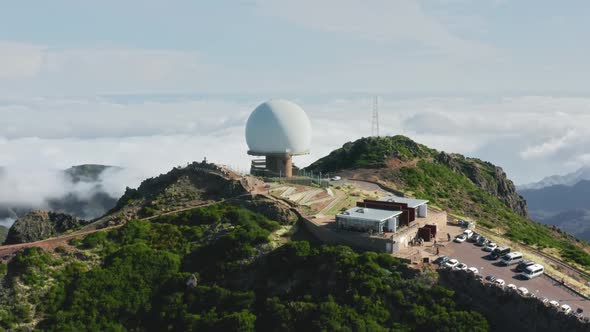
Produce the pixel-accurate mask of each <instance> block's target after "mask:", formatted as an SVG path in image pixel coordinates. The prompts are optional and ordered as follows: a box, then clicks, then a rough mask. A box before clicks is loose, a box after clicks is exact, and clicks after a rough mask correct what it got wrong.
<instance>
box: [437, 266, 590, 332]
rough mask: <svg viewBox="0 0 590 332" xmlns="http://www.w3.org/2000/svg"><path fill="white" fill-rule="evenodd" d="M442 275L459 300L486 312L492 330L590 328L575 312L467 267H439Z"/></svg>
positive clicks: (442, 280)
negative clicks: (486, 280) (559, 308)
mask: <svg viewBox="0 0 590 332" xmlns="http://www.w3.org/2000/svg"><path fill="white" fill-rule="evenodd" d="M439 275H440V282H441V284H442V285H443V286H445V287H447V288H450V289H452V290H454V291H455V298H456V300H457V302H458V303H460V304H461V305H463V306H465V307H467V308H473V309H474V310H477V311H479V312H480V313H483V314H484V315H485V316H486V318H487V319H488V321H489V322H490V325H491V327H492V331H537V332H555V331H568V332H569V331H572V332H574V331H590V324H587V323H584V322H581V321H580V320H579V319H578V318H577V317H575V316H574V315H565V314H563V313H561V312H559V311H557V310H556V309H555V308H553V307H548V306H546V305H544V304H543V303H542V302H541V301H539V300H538V299H534V298H530V297H523V296H520V295H518V294H517V293H516V292H513V291H510V290H504V289H502V288H499V287H496V286H492V285H490V284H485V283H483V282H482V281H480V280H478V279H476V278H475V277H473V276H472V275H471V274H468V273H466V272H465V271H452V270H446V269H440V270H439ZM573 310H575V308H573Z"/></svg>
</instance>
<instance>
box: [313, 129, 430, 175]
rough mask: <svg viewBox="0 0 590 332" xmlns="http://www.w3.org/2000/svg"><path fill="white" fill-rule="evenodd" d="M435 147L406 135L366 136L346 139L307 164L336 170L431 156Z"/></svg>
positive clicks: (315, 168)
mask: <svg viewBox="0 0 590 332" xmlns="http://www.w3.org/2000/svg"><path fill="white" fill-rule="evenodd" d="M435 152H436V151H435V150H432V149H429V148H428V147H426V146H424V145H422V144H418V143H416V142H414V141H412V140H411V139H409V138H408V137H405V136H401V135H398V136H393V137H366V138H361V139H359V140H357V141H355V142H354V143H350V142H349V143H346V144H344V145H343V146H342V148H340V149H337V150H334V151H332V153H330V154H329V155H328V156H326V157H324V158H322V159H320V160H318V161H316V162H315V163H313V164H311V165H310V166H309V167H307V168H306V170H307V171H314V172H318V171H320V172H324V173H326V172H335V171H339V170H342V169H347V168H359V167H384V166H385V162H386V161H387V160H388V159H390V158H392V157H396V158H399V159H400V160H402V161H409V160H413V159H415V158H426V157H432V156H433V155H434V153H435Z"/></svg>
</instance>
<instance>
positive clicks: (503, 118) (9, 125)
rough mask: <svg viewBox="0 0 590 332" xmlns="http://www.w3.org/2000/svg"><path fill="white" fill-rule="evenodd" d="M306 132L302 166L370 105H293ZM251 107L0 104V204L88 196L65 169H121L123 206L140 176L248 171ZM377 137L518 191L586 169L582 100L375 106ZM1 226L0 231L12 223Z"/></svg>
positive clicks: (137, 100) (384, 100) (355, 132)
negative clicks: (415, 146)
mask: <svg viewBox="0 0 590 332" xmlns="http://www.w3.org/2000/svg"><path fill="white" fill-rule="evenodd" d="M292 99H293V100H295V101H296V102H297V103H299V104H300V105H301V106H302V107H303V108H304V109H305V110H306V111H307V113H308V115H309V117H310V118H311V121H312V126H313V146H312V153H311V154H310V155H309V156H303V157H298V158H297V159H296V160H295V163H296V164H298V165H299V166H306V165H308V164H309V163H311V162H313V161H314V160H316V159H317V158H319V157H322V156H324V155H326V154H327V153H329V152H330V151H331V150H333V149H335V148H337V147H340V146H341V145H342V144H344V143H345V142H347V141H350V140H354V139H357V138H360V137H363V136H368V135H370V130H371V103H372V101H371V98H370V97H347V98H340V97H321V98H320V97H302V98H292ZM262 101H264V100H262V99H260V98H257V97H241V98H231V97H191V96H176V97H174V96H172V97H167V98H162V97H154V96H135V97H133V98H131V97H121V96H119V97H95V98H37V99H30V98H29V99H3V100H0V118H1V119H2V129H1V131H0V166H1V167H2V171H1V172H0V205H6V204H8V205H11V204H12V205H27V206H33V207H45V205H46V202H47V199H48V198H55V197H60V196H63V195H65V194H68V193H74V194H75V195H77V196H78V197H81V198H84V197H90V196H91V195H92V194H93V191H94V190H96V188H97V187H96V184H97V183H82V182H80V183H72V182H71V181H68V180H67V179H66V178H65V177H64V175H63V173H62V172H61V171H62V170H64V169H67V168H69V167H71V166H73V165H80V164H102V165H114V166H119V167H122V168H123V169H122V170H109V171H107V172H105V173H103V174H102V175H101V177H100V179H99V180H98V184H99V185H100V188H101V189H100V190H103V191H105V192H107V193H108V194H109V195H111V196H112V197H120V196H121V195H122V194H123V192H124V191H125V188H126V187H137V186H138V185H139V184H140V183H141V181H142V180H143V179H145V178H147V177H152V176H156V175H158V174H160V173H165V172H167V171H168V170H170V169H171V168H172V167H174V166H180V165H185V164H186V163H189V162H192V161H195V160H196V161H200V160H202V159H203V158H204V157H207V159H208V160H210V161H213V162H216V163H220V164H226V165H229V166H230V167H232V168H234V169H236V170H237V171H242V172H247V170H248V167H249V160H250V158H249V156H247V155H246V151H247V146H246V143H245V140H244V126H245V123H246V120H247V118H248V115H249V113H250V112H251V110H253V109H254V108H255V107H256V106H257V105H258V104H259V103H260V102H262ZM380 118H381V134H382V135H395V134H403V135H407V136H409V137H411V138H412V139H414V140H416V141H418V142H420V143H424V144H427V145H429V146H431V147H434V148H436V149H440V150H445V151H447V152H458V153H463V154H466V155H469V156H475V157H479V158H482V159H485V160H488V161H491V162H493V163H495V164H498V165H500V166H503V167H504V169H505V170H506V171H507V173H508V175H509V177H511V178H513V179H514V180H515V182H517V183H526V182H531V181H535V180H538V179H540V178H542V177H544V176H546V175H551V174H563V173H567V172H569V171H572V170H575V169H577V168H578V167H580V166H582V165H585V164H588V163H590V144H588V143H590V132H588V131H587V130H586V128H585V124H588V123H590V98H571V97H563V98H555V97H544V96H522V97H506V98H493V99H491V98H452V97H441V98H415V97H414V98H408V97H406V98H401V97H395V96H383V97H381V99H380ZM9 222H10V221H9V220H0V224H2V223H4V224H6V223H9Z"/></svg>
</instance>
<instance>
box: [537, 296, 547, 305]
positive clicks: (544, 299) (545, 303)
mask: <svg viewBox="0 0 590 332" xmlns="http://www.w3.org/2000/svg"><path fill="white" fill-rule="evenodd" d="M539 301H541V303H543V304H544V305H549V299H548V298H546V297H542V298H540V299H539Z"/></svg>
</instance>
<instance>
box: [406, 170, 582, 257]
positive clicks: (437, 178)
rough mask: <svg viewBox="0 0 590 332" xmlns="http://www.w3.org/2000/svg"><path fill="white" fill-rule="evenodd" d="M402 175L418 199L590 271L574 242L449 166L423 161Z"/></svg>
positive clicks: (580, 250) (407, 187)
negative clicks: (552, 251) (500, 230)
mask: <svg viewBox="0 0 590 332" xmlns="http://www.w3.org/2000/svg"><path fill="white" fill-rule="evenodd" d="M399 172H400V174H401V177H402V179H403V181H404V183H405V188H406V189H407V190H409V191H412V192H413V193H414V194H415V195H416V196H418V197H424V198H426V199H428V200H430V201H431V202H432V203H434V204H436V205H439V206H442V207H445V208H448V209H451V210H453V211H455V212H457V213H460V214H465V215H470V216H472V217H473V218H475V219H476V220H477V222H478V224H479V225H482V226H484V227H486V228H495V227H499V228H503V229H505V230H506V236H508V237H509V238H510V239H512V240H514V241H518V242H521V243H524V244H527V245H532V246H535V247H537V248H539V249H543V248H547V247H549V248H556V249H559V250H560V253H561V256H562V257H563V258H564V259H565V260H568V261H571V262H575V263H577V264H580V265H582V266H585V267H590V254H588V253H587V252H586V251H584V250H583V249H581V248H580V247H578V246H576V245H575V244H573V243H572V241H571V239H567V238H564V237H563V236H557V234H555V232H554V231H552V230H551V229H549V228H548V227H547V226H544V225H542V224H539V223H536V222H533V221H530V220H527V219H525V218H523V217H521V216H519V215H517V214H516V213H514V212H513V211H512V210H510V209H509V208H508V207H507V206H506V205H505V204H503V203H502V202H501V201H500V200H498V199H497V198H495V197H493V196H491V195H490V194H488V193H486V192H485V191H483V190H482V189H480V188H479V187H477V186H476V185H475V184H473V182H471V181H470V180H469V179H467V178H466V177H465V176H463V175H462V174H460V173H456V172H454V171H452V170H451V169H449V168H448V167H446V166H445V165H442V164H439V163H437V162H429V161H424V160H423V161H419V162H418V163H417V165H416V167H402V168H401V169H400V170H399Z"/></svg>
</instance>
